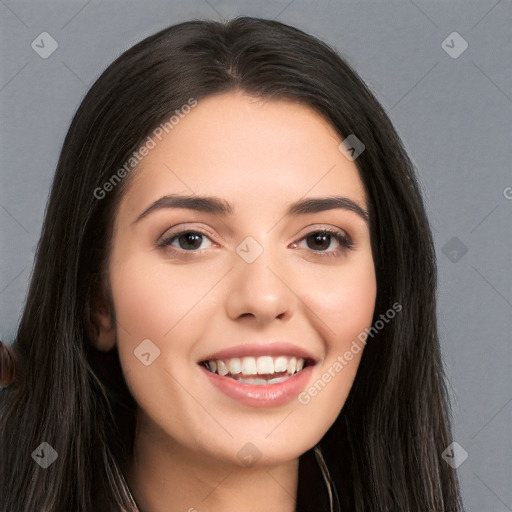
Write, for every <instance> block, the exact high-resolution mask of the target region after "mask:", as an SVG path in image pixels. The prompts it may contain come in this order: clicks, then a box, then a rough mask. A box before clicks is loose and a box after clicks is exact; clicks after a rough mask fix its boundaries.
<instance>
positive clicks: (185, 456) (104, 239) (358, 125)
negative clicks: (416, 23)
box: [0, 18, 461, 512]
mask: <svg viewBox="0 0 512 512" xmlns="http://www.w3.org/2000/svg"><path fill="white" fill-rule="evenodd" d="M435 286H436V269H435V259H434V250H433V245H432V239H431V235H430V230H429V227H428V222H427V219H426V215H425V211H424V207H423V204H422V200H421V196H420V194H419V191H418V185H417V183H416V179H415V176H414V172H413V169H412V165H411V162H410V160H409V159H408V157H407V155H406V154H405V151H404V149H403V147H402V145H401V142H400V140H399V138H398V136H397V135H396V132H395V131H394V129H393V127H392V126H391V123H390V121H389V119H388V118H387V116H386V115H385V113H384V111H383V109H382V108H381V107H380V105H379V104H378V102H377V101H376V99H375V98H374V97H373V95H372V94H371V93H370V92H369V91H368V89H367V88H366V87H365V85H364V84H363V83H362V81H361V80H360V79H359V78H358V76H357V75H356V73H355V72H354V71H353V70H351V69H350V68H349V66H348V65H347V64H346V63H345V62H344V61H343V60H342V59H341V58H340V57H339V56H337V55H336V54H335V53H334V52H333V51H332V50H331V49H330V48H328V47H327V46H326V45H325V44H324V43H322V42H320V41H318V40H316V39H315V38H313V37H311V36H309V35H306V34H304V33H303V32H301V31H299V30H297V29H295V28H292V27H289V26H286V25H284V24H281V23H278V22H275V21H268V20H261V19H255V18H237V19H234V20H232V21H229V22H227V23H218V22H210V21H192V22H188V23H182V24H180V25H176V26H173V27H170V28H168V29H166V30H163V31H161V32H159V33H157V34H155V35H153V36H151V37H149V38H147V39H146V40H144V41H142V42H141V43H139V44H137V45H136V46H134V47H133V48H131V49H129V50H128V51H127V52H125V53H124V54H123V55H121V56H120V57H119V58H118V59H117V60H116V61H115V62H114V63H113V64H112V65H111V66H110V67H109V68H108V69H107V70H106V71H105V72H104V73H103V75H102V76H101V77H100V78H99V79H98V80H97V82H96V83H95V84H94V85H93V87H92V88H91V90H90V91H89V93H88V94H87V96H86V97H85V99H84V100H83V102H82V104H81V106H80V108H79V110H78V111H77V113H76V115H75V117H74V119H73V122H72V124H71V127H70V129H69V132H68V135H67V137H66V140H65V142H64V147H63V150H62V153H61V156H60V160H59V163H58V168H57V172H56V176H55V181H54V184H53V187H52V192H51V196H50V200H49V204H48V209H47V212H46V218H45V222H44V227H43V232H42V236H41V240H40V243H39V246H38V251H37V257H36V263H35V268H34V272H33V276H32V281H31V285H30V289H29V293H28V299H27V303H26V306H25V310H24V312H23V316H22V319H21V323H20V326H19V330H18V333H17V337H16V339H15V341H14V344H13V346H12V351H13V357H15V360H16V376H15V379H14V380H13V382H12V383H11V384H10V385H9V386H8V387H6V388H5V389H4V390H3V392H2V393H1V395H0V397H1V398H0V407H1V420H0V443H1V446H0V448H1V453H2V466H1V468H0V503H2V506H3V508H4V509H5V510H8V511H9V512H11V511H12V512H18V511H19V512H22V511H28V510H45V511H52V512H53V511H61V510H63V511H64V510H73V511H84V512H85V511H90V510H101V511H110V510H112V511H114V510H116V511H117V510H126V511H128V510H129V511H132V510H140V512H148V511H151V512H159V511H163V510H166V511H168V510H170V511H174V510H189V511H193V510H198V511H203V510H204V511H213V510H222V511H223V512H226V511H231V510H244V511H247V512H250V511H256V510H257V511H260V512H261V511H270V510H279V511H281V512H286V511H292V510H296V511H324V510H325V511H327V510H329V511H334V510H343V511H346V510H350V511H358V512H359V511H370V510H371V511H458V510H461V505H460V499H459V490H458V484H457V479H456V475H455V473H454V471H453V470H452V468H451V467H450V466H449V465H447V464H446V463H445V462H444V461H443V460H442V458H441V453H442V452H443V450H444V449H445V448H446V447H447V446H448V445H449V443H450V442H451V440H450V425H449V418H448V404H447V396H446V391H445V388H444V383H443V372H442V363H441V359H440V350H439V345H438V336H437V328H436V316H435ZM4 360H5V361H7V355H6V354H4ZM7 362H9V361H7ZM10 362H11V363H12V361H10ZM5 364H6V367H7V363H5ZM9 368H12V365H10V366H9ZM4 373H7V371H5V372H4ZM6 380H8V379H7V378H6ZM45 443H47V444H45Z"/></svg>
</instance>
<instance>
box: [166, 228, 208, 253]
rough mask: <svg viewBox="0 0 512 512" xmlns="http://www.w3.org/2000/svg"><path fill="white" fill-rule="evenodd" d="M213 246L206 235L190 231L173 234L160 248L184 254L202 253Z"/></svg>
mask: <svg viewBox="0 0 512 512" xmlns="http://www.w3.org/2000/svg"><path fill="white" fill-rule="evenodd" d="M212 245H213V244H212V241H211V240H210V237H208V236H207V235H206V234H205V233H202V232H200V231H190V230H188V231H180V232H178V233H173V234H171V235H169V236H167V237H165V238H164V239H163V240H162V241H161V242H159V243H158V246H159V247H163V248H169V249H172V250H174V251H182V252H183V251H184V252H192V251H200V250H202V249H208V248H209V247H211V246H212Z"/></svg>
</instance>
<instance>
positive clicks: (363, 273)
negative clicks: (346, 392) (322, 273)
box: [307, 261, 377, 352]
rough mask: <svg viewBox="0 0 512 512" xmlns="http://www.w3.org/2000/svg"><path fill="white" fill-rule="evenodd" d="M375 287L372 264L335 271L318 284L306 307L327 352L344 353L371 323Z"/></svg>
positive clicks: (367, 263)
mask: <svg viewBox="0 0 512 512" xmlns="http://www.w3.org/2000/svg"><path fill="white" fill-rule="evenodd" d="M376 293H377V285H376V278H375V272H374V268H373V263H372V262H371V261H368V262H365V264H362V265H359V266H357V267H356V266H352V267H347V268H346V269H343V270H339V269H338V270H337V271H336V272H333V273H332V275H329V276H328V277H327V278H325V277H324V279H322V280H319V282H318V284H317V285H316V286H315V287H314V289H313V290H312V291H311V293H310V294H309V296H308V299H307V300H308V306H309V307H310V309H311V311H312V312H313V313H314V314H316V316H317V317H318V319H319V320H320V321H321V323H322V324H323V333H324V339H325V341H326V343H327V349H328V351H329V352H332V351H338V352H339V351H344V350H346V348H345V347H346V346H347V345H350V342H351V341H352V340H353V339H355V338H356V337H357V335H358V334H359V333H360V332H361V331H363V330H364V329H365V328H367V327H369V326H370V324H371V321H372V317H373V313H374V308H375V298H376Z"/></svg>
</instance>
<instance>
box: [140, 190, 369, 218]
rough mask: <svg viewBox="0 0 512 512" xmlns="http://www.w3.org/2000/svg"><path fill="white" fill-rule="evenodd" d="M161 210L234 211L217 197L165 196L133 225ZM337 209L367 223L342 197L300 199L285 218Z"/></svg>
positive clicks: (365, 214) (363, 214)
mask: <svg viewBox="0 0 512 512" xmlns="http://www.w3.org/2000/svg"><path fill="white" fill-rule="evenodd" d="M163 208H187V209H189V210H196V211H199V212H205V213H213V214H216V215H222V216H226V215H232V214H233V211H234V210H233V207H232V206H231V205H230V204H229V203H228V202H227V201H225V200H224V199H220V198H217V197H210V196H197V195H193V196H180V195H166V196H163V197H161V198H160V199H158V200H157V201H155V202H154V203H152V204H151V205H150V206H148V208H146V209H145V210H144V211H143V212H142V213H141V214H140V215H139V216H138V217H137V218H136V219H135V221H134V222H133V223H134V224H135V223H136V222H138V221H140V220H141V219H143V218H144V217H146V216H147V215H149V214H150V213H151V212H153V211H156V210H160V209H163ZM337 208H340V209H343V210H348V211H351V212H354V213H356V214H357V215H359V216H360V217H361V218H362V219H363V220H364V221H365V222H366V223H368V218H369V217H368V211H367V210H366V209H364V208H363V207H361V206H360V205H358V204H357V203H356V202H355V201H354V200H352V199H350V198H348V197H342V196H329V197H318V198H311V199H300V200H298V201H296V202H294V203H292V204H291V205H289V206H288V209H287V210H286V214H285V216H290V215H305V214H308V213H319V212H323V211H326V210H333V209H337Z"/></svg>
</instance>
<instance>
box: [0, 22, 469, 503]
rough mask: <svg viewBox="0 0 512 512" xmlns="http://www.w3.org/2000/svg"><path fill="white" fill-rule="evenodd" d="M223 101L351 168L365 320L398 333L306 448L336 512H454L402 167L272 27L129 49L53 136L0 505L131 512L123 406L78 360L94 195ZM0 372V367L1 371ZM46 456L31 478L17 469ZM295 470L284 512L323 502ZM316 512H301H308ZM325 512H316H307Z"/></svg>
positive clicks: (101, 202)
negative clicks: (298, 135) (362, 211)
mask: <svg viewBox="0 0 512 512" xmlns="http://www.w3.org/2000/svg"><path fill="white" fill-rule="evenodd" d="M235 88H236V89H239V90H242V91H245V92H247V93H248V94H250V95H253V96H256V97H269V98H270V97H272V98H282V99H291V100H293V101H298V102H302V103H303V104H305V105H308V106H310V107H312V108H314V109H315V110H316V111H318V112H319V113H320V114H321V115H323V116H324V117H325V118H326V119H327V120H328V121H329V122H330V123H331V124H332V125H333V127H334V128H335V129H336V131H337V132H338V134H339V135H340V137H341V138H342V139H344V138H346V137H347V136H349V135H350V134H356V136H357V138H358V139H360V140H361V141H363V143H364V145H365V151H364V152H363V153H362V154H361V155H360V156H359V157H358V158H357V160H356V161H355V163H356V165H357V167H358V170H359V173H360V177H361V180H362V182H363V184H364V187H365V189H366V193H367V197H368V201H369V216H370V235H371V242H372V252H373V255H374V262H375V270H376V276H377V287H378V295H377V300H376V307H375V318H374V320H376V319H377V318H378V315H379V314H382V313H383V312H385V311H386V310H388V309H389V308H390V306H391V305H392V304H394V303H395V302H397V303H399V304H401V305H402V307H403V309H402V311H401V313H400V315H397V317H396V318H395V319H394V320H393V322H390V323H389V324H388V325H386V328H385V329H382V330H380V331H379V332H378V333H377V334H376V335H375V336H374V337H373V339H372V340H371V341H370V342H369V343H368V345H367V347H366V349H365V351H364V353H363V356H362V359H361V362H360V367H359V369H358V372H357V375H356V379H355V381H354V384H353V387H352V389H351V392H350V394H349V397H348V399H347V401H346V403H345V405H344V407H343V409H342V411H341V413H340V414H339V416H338V418H337V420H336V421H335V423H334V424H333V426H332V427H331V428H330V430H329V431H328V432H327V433H326V435H325V436H324V437H323V439H322V440H321V441H320V443H319V446H320V447H321V448H322V451H323V453H324V457H325V464H326V466H327V468H329V471H330V474H331V477H332V480H333V482H334V485H335V489H336V491H337V494H338V496H339V499H340V502H341V504H342V506H343V509H344V510H351V511H354V512H368V511H392V512H396V511H414V512H427V511H428V512H431V511H453V512H456V511H459V510H460V509H461V505H460V498H459V489H458V483H457V478H456V474H455V472H454V470H453V469H452V468H451V467H450V466H449V465H448V464H446V463H445V462H444V461H443V460H442V458H441V453H442V451H443V450H444V449H445V448H446V447H447V446H448V444H449V443H450V442H451V435H450V421H449V415H448V414H449V407H448V397H447V393H446V389H445V385H444V375H443V367H442V362H441V357H440V349H439V342H438V334H437V325H436V303H435V290H436V263H435V254H434V249H433V243H432V238H431V232H430V229H429V225H428V222H427V218H426V214H425V210H424V206H423V202H422V199H421V196H420V192H419V187H418V184H417V182H416V178H415V175H414V170H413V166H412V164H411V162H410V160H409V158H408V157H407V155H406V153H405V151H404V148H403V147H402V144H401V142H400V139H399V137H398V136H397V134H396V132H395V130H394V128H393V126H392V125H391V122H390V120H389V119H388V117H387V115H386V114H385V112H384V110H383V109H382V107H381V106H380V105H379V103H378V102H377V100H376V99H375V97H374V96H373V95H372V94H371V92H370V91H369V90H368V88H367V87H366V86H365V84H364V83H363V82H362V80H361V79H360V78H359V77H358V76H357V74H356V73H355V72H354V71H353V70H352V69H351V68H350V67H349V66H348V65H347V63H346V62H345V61H344V60H343V59H342V58H341V57H340V56H339V55H337V54H336V52H334V51H333V50H332V49H331V48H330V47H328V46H327V45H326V44H324V43H322V42H321V41H319V40H317V39H315V38H314V37H312V36H310V35H307V34H305V33H304V32H302V31H300V30H298V29H295V28H293V27H290V26H287V25H284V24H282V23H279V22H276V21H269V20H263V19H256V18H248V17H240V18H236V19H233V20H231V21H228V22H226V23H220V22H214V21H190V22H187V23H182V24H179V25H175V26H172V27H169V28H167V29H165V30H162V31H161V32H159V33H157V34H155V35H153V36H151V37H148V38H147V39H145V40H144V41H142V42H140V43H138V44H137V45H135V46H134V47H132V48H131V49H129V50H128V51H126V52H125V53H124V54H122V55H121V56H120V57H119V58H118V59H117V60H116V61H115V62H114V63H113V64H111V65H110V66H109V67H108V68H107V69H106V71H105V72H104V73H103V74H102V75H101V76H100V78H99V79H98V80H97V81H96V82H95V84H94V85H93V86H92V88H91V89H90V91H89V92H88V94H87V95H86V97H85V98H84V100H83V102H82V104H81V105H80V108H79V109H78V111H77V112H76V114H75V116H74V119H73V121H72V123H71V126H70V128H69V131H68V134H67V136H66V139H65V142H64V145H63V148H62V152H61V155H60V159H59V162H58V166H57V170H56V175H55V179H54V182H53V186H52V189H51V195H50V199H49V203H48V207H47V211H46V215H45V221H44V226H43V230H42V235H41V239H40V242H39V246H38V250H37V254H36V261H35V267H34V270H33V274H32V278H31V283H30V288H29V291H28V296H27V301H26V305H25V308H24V311H23V315H22V318H21V322H20V325H19V329H18V331H17V335H16V338H15V340H14V343H13V345H12V351H13V353H14V354H15V357H16V375H15V378H14V381H13V382H12V383H11V384H10V385H9V386H7V387H5V388H4V389H3V390H2V392H1V393H0V413H1V415H0V454H1V466H0V504H1V507H3V509H2V510H6V511H9V512H29V511H30V512H32V511H34V510H37V511H45V512H49V511H51V512H60V511H63V512H64V511H70V510H72V511H73V512H90V511H91V510H101V511H110V510H112V511H114V510H119V509H120V507H124V508H126V509H130V506H131V502H130V499H129V497H128V492H127V489H126V487H125V483H124V480H123V478H122V473H123V470H124V468H125V467H126V464H127V462H128V461H129V460H130V457H131V454H132V447H133V439H134V428H135V415H136V410H137V404H136V403H135V401H134V399H133V397H132V396H131V394H130V392H129V391H128V389H127V387H126V383H125V381H124V377H123V374H122V369H121V366H120V364H119V359H118V356H117V350H116V349H113V350H112V351H111V352H109V353H103V352H99V351H97V350H96V349H94V348H93V347H92V344H91V343H90V339H91V336H94V330H93V329H91V326H90V321H89V320H90V311H91V298H92V297H93V294H94V293H95V290H97V289H98V287H99V286H101V284H102V280H103V278H104V269H105V263H106V261H107V260H108V254H109V249H110V247H109V240H110V239H111V232H112V225H113V219H114V216H115V212H116V207H117V204H118V201H119V198H120V197H121V195H122V193H123V190H124V188H125V186H126V183H127V182H129V179H130V177H129V176H128V177H126V178H124V179H123V180H122V181H121V182H120V183H119V185H117V186H116V187H114V188H113V190H112V191H109V192H108V193H107V194H105V196H104V197H102V198H100V199H98V198H97V197H96V195H97V194H96V195H95V194H94V191H95V190H97V189H98V187H102V186H103V184H104V183H105V182H107V181H108V180H109V179H110V178H111V177H112V175H113V174H114V173H115V172H116V171H117V170H118V169H119V168H120V167H122V166H123V164H124V162H126V160H127V159H128V158H129V155H131V154H132V153H133V152H134V151H135V150H137V148H138V147H140V145H141V144H142V143H143V141H144V140H145V138H146V137H147V136H148V134H150V133H151V131H152V130H153V129H154V128H155V127H156V126H158V125H159V124H160V123H161V122H162V121H163V120H165V119H166V118H168V116H169V115H170V114H172V113H173V112H174V111H175V110H176V109H179V108H180V107H181V106H182V105H184V104H185V103H186V102H187V100H188V99H189V98H191V97H193V98H196V99H197V100H198V101H200V100H201V98H204V97H206V96H209V95H212V94H218V93H222V92H227V91H231V90H233V89H235ZM4 357H5V353H4ZM42 442H46V443H48V444H49V445H50V446H51V447H52V448H53V449H54V450H55V451H56V452H57V453H58V460H57V462H56V463H54V464H52V465H51V466H49V467H48V468H47V469H43V468H41V467H40V465H38V464H36V463H35V462H34V459H33V457H32V453H33V451H34V450H35V449H36V448H37V447H38V446H40V445H41V443H42ZM307 460H308V454H304V456H303V457H301V461H300V464H299V493H298V500H297V511H301V512H303V511H305V510H319V509H322V506H321V505H320V503H319V502H318V501H317V500H318V498H317V496H319V495H320V494H321V493H323V492H324V491H323V490H320V488H319V485H320V484H319V483H318V482H317V481H316V480H315V481H309V480H307V479H308V478H309V476H308V475H309V473H308V471H309V470H308V467H307ZM315 507H316V508H315ZM322 510H323V509H322Z"/></svg>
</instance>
